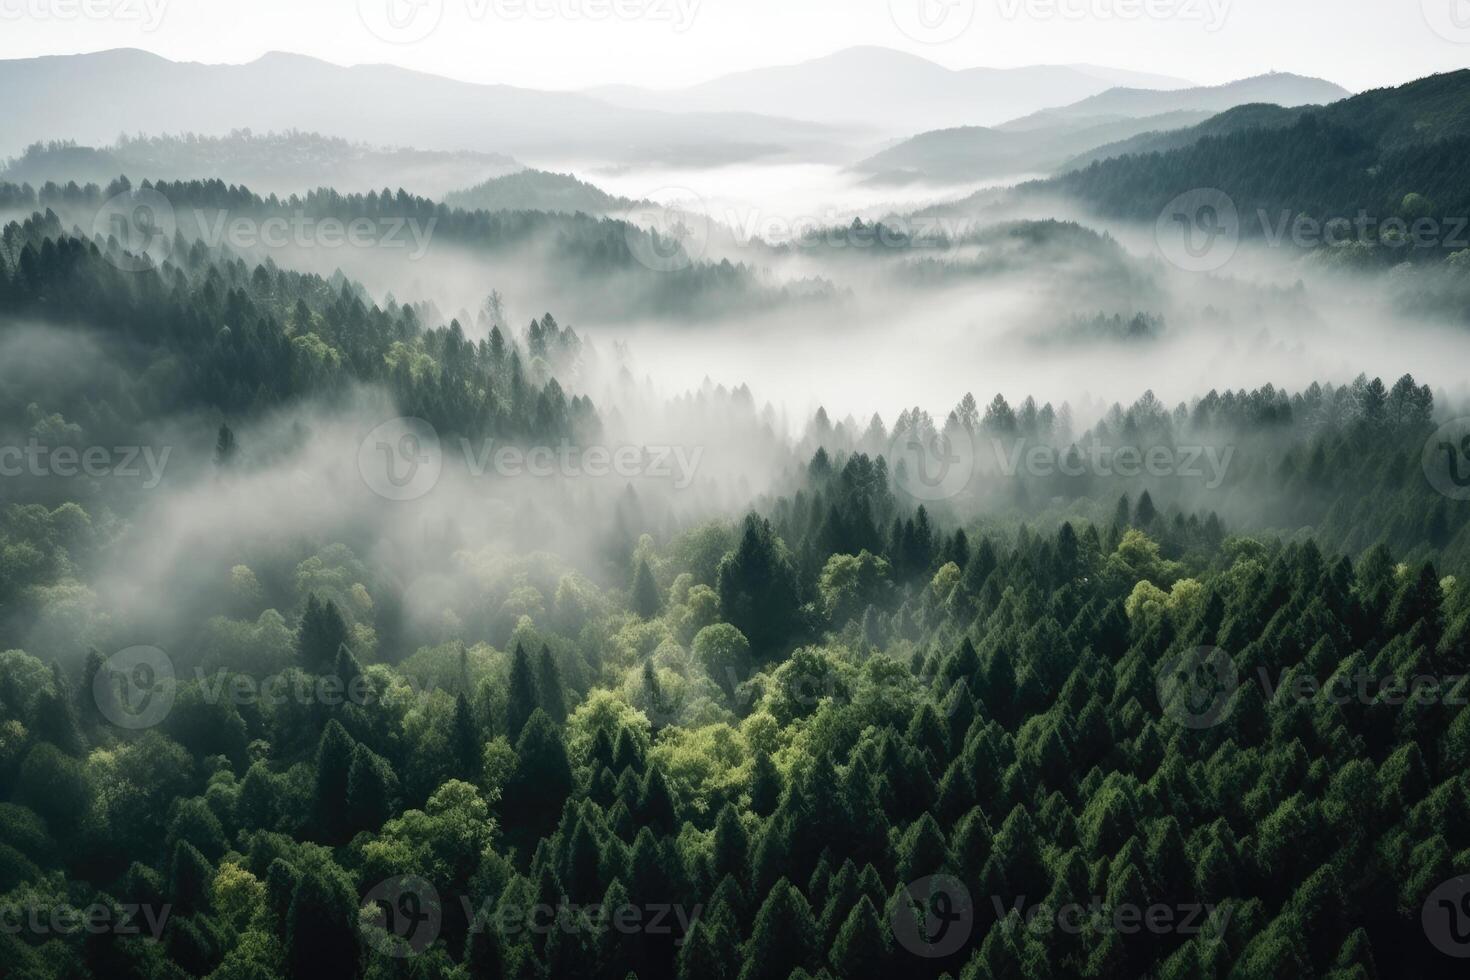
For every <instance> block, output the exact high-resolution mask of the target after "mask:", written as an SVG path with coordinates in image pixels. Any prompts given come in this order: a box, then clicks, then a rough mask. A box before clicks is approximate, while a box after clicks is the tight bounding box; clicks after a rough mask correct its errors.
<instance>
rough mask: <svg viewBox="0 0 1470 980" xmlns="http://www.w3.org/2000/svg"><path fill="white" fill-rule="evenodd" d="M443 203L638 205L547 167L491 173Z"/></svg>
mask: <svg viewBox="0 0 1470 980" xmlns="http://www.w3.org/2000/svg"><path fill="white" fill-rule="evenodd" d="M444 203H445V204H447V205H448V206H450V207H453V208H463V209H464V210H466V211H563V212H568V213H574V212H577V211H582V212H584V213H586V214H611V213H614V212H619V211H627V210H629V209H630V208H633V207H635V206H636V205H637V203H638V202H637V201H634V200H632V199H630V198H626V197H618V196H616V195H613V194H609V193H607V192H606V191H604V190H602V189H601V188H600V187H596V186H594V185H592V184H589V183H587V182H586V181H581V180H578V179H577V178H576V177H574V176H572V175H571V174H554V173H548V172H546V171H544V170H521V171H519V172H517V173H513V174H506V175H505V176H502V177H492V178H491V179H489V180H487V181H485V182H484V183H482V184H477V185H475V186H474V187H471V188H468V189H466V190H459V191H453V192H452V193H449V194H446V195H445V196H444Z"/></svg>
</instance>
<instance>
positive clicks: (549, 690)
mask: <svg viewBox="0 0 1470 980" xmlns="http://www.w3.org/2000/svg"><path fill="white" fill-rule="evenodd" d="M536 690H537V693H538V694H539V695H540V705H541V710H543V711H545V712H546V714H547V715H548V716H549V717H550V718H551V720H552V721H554V722H556V723H557V724H558V725H560V724H562V723H563V722H565V721H566V720H567V696H566V692H565V690H563V688H562V682H561V669H560V668H558V667H557V665H556V658H555V657H554V656H552V653H551V648H550V647H548V646H543V647H542V648H541V655H540V656H539V657H537V659H536Z"/></svg>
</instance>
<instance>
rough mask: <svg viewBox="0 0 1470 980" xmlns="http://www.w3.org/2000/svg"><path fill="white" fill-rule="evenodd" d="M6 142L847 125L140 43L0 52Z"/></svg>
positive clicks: (548, 142)
mask: <svg viewBox="0 0 1470 980" xmlns="http://www.w3.org/2000/svg"><path fill="white" fill-rule="evenodd" d="M0 92H3V93H4V98H5V102H6V118H5V124H4V126H3V127H0V155H7V156H8V155H14V154H16V153H19V152H20V151H21V150H22V149H23V148H24V147H25V146H27V145H29V144H31V143H34V142H37V141H49V140H67V139H70V140H76V141H77V142H79V143H83V144H91V145H103V144H105V143H107V142H110V141H111V140H113V139H114V138H115V137H116V136H117V134H118V133H119V132H126V133H135V132H145V133H170V132H171V133H181V132H191V133H199V134H204V135H216V136H218V135H224V134H227V133H229V132H230V131H231V130H235V129H244V128H249V129H252V130H255V131H257V132H271V131H274V132H285V131H289V130H304V131H308V132H319V133H328V134H331V135H332V136H338V137H342V138H344V139H346V140H349V141H352V142H364V143H370V144H373V145H376V146H413V147H417V148H419V149H426V150H447V151H458V150H470V151H476V152H485V153H507V154H514V155H516V156H518V157H521V158H523V159H534V158H537V157H545V158H559V159H575V158H579V157H587V158H596V159H601V160H615V161H626V162H637V163H641V164H659V163H666V164H678V165H688V166H699V165H713V164H721V163H729V162H732V161H738V160H749V159H753V158H757V157H762V156H768V155H776V154H781V153H787V152H800V153H802V154H803V155H804V156H805V157H806V158H812V157H820V156H821V155H822V154H824V153H830V152H832V146H833V144H834V143H835V142H837V141H838V139H839V137H840V135H841V134H838V133H836V132H834V131H831V130H829V129H827V128H825V127H822V126H816V125H813V124H812V123H810V122H795V121H791V120H788V119H780V118H774V117H765V116H757V115H752V114H749V113H730V112H721V113H702V112H696V113H687V114H683V115H672V114H669V113H666V112H654V111H650V110H644V109H630V108H622V107H618V106H613V105H610V104H608V103H606V102H603V101H599V100H598V99H594V98H591V97H590V96H587V95H579V94H576V93H568V92H543V91H536V90H534V89H525V88H516V87H513V86H509V85H477V84H472V83H469V82H459V81H454V80H452V79H448V78H440V77H438V76H435V75H428V74H424V73H422V72H415V71H409V70H407V69H403V68H396V67H392V66H389V65H359V66H356V67H352V68H344V67H341V66H338V65H332V64H328V63H327V62H324V61H318V60H316V59H314V58H308V57H305V56H302V55H294V54H281V53H273V54H267V55H265V56H263V57H261V58H258V59H257V60H255V61H252V62H250V63H249V64H244V65H203V64H197V63H194V62H174V61H169V60H167V59H165V58H161V57H158V56H157V55H153V54H149V53H147V52H144V51H137V50H132V49H120V50H114V51H103V52H98V53H95V54H79V55H65V56H56V57H45V58H27V59H20V60H12V61H0Z"/></svg>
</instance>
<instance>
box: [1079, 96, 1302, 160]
mask: <svg viewBox="0 0 1470 980" xmlns="http://www.w3.org/2000/svg"><path fill="white" fill-rule="evenodd" d="M1306 111H1308V109H1307V108H1306V107H1302V106H1297V107H1295V108H1291V109H1284V108H1282V107H1281V106H1279V105H1259V104H1257V105H1243V106H1236V107H1235V108H1234V109H1227V110H1226V111H1224V112H1222V113H1219V114H1218V115H1214V116H1210V117H1209V118H1207V119H1205V120H1204V121H1203V122H1201V123H1199V124H1198V125H1195V126H1186V127H1184V128H1182V129H1170V130H1161V129H1150V130H1149V131H1148V132H1145V133H1140V134H1139V135H1137V136H1133V137H1130V138H1128V139H1123V140H1118V141H1117V142H1115V143H1107V144H1105V145H1102V146H1095V147H1093V148H1092V149H1090V150H1088V151H1087V152H1086V153H1082V154H1079V155H1078V156H1075V157H1073V158H1072V159H1070V160H1068V161H1067V162H1066V163H1064V164H1062V166H1061V167H1059V168H1058V169H1059V170H1062V171H1067V170H1078V169H1080V168H1082V167H1086V166H1088V165H1090V164H1091V163H1092V162H1093V161H1095V160H1107V159H1109V158H1111V157H1120V156H1125V155H1127V154H1130V153H1165V152H1168V151H1169V150H1177V149H1180V148H1182V147H1186V146H1189V145H1191V144H1193V143H1197V142H1199V140H1201V139H1203V138H1204V137H1206V136H1224V135H1227V134H1229V133H1234V132H1239V131H1242V130H1247V129H1280V128H1282V127H1285V126H1290V125H1291V124H1292V123H1294V122H1296V120H1297V119H1299V118H1301V115H1302V113H1303V112H1306ZM1150 118H1152V117H1150Z"/></svg>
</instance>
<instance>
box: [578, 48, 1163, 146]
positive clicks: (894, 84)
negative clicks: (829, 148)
mask: <svg viewBox="0 0 1470 980" xmlns="http://www.w3.org/2000/svg"><path fill="white" fill-rule="evenodd" d="M1118 84H1128V85H1134V86H1138V87H1141V88H1159V89H1167V88H1180V87H1187V86H1188V85H1189V83H1188V82H1186V81H1184V80H1183V79H1178V78H1169V77H1167V76H1160V75H1144V74H1140V73H1134V72H1124V71H1120V70H1118V69H1111V68H1097V67H1094V66H1090V65H1034V66H1029V67H1022V68H967V69H962V70H958V71H956V70H952V69H949V68H946V67H944V66H943V65H938V64H935V63H934V62H932V61H927V60H925V59H923V58H920V57H917V56H915V55H911V54H906V53H904V52H901V51H893V50H891V49H888V48H880V47H857V48H848V49H847V50H844V51H838V52H836V53H835V54H831V55H827V56H825V57H822V58H816V59H813V60H810V61H805V62H801V63H800V64H795V65H781V66H776V67H770V68H758V69H755V70H752V71H744V72H737V73H735V74H731V75H725V76H722V77H720V78H716V79H712V80H711V81H708V82H704V83H702V84H699V85H694V86H691V87H688V88H683V89H675V90H667V91H655V90H650V89H640V88H633V87H629V86H608V87H603V88H597V89H591V90H589V91H588V93H587V94H589V95H593V96H595V97H597V98H599V99H603V100H605V101H607V102H610V103H612V104H614V105H619V106H624V107H629V108H638V109H657V110H661V111H669V112H753V113H760V114H765V115H776V116H784V117H792V118H797V119H807V120H811V121H812V122H816V123H821V124H824V125H828V126H836V127H862V128H865V129H869V130H877V131H880V132H883V133H887V134H891V135H900V134H903V135H906V134H911V133H914V132H918V131H920V130H927V129H940V128H944V127H952V126H961V125H994V124H995V123H998V122H1002V121H1004V120H1006V119H1009V118H1012V117H1014V116H1015V115H1016V114H1017V113H1018V112H1032V111H1034V110H1038V109H1044V108H1046V107H1048V106H1058V105H1065V104H1068V103H1072V102H1076V101H1077V100H1078V99H1083V98H1086V97H1088V96H1091V95H1096V94H1099V93H1102V92H1105V91H1107V90H1108V89H1109V88H1111V87H1113V86H1115V85H1118Z"/></svg>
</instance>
